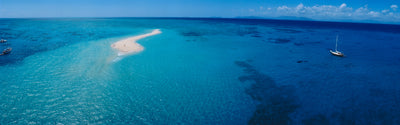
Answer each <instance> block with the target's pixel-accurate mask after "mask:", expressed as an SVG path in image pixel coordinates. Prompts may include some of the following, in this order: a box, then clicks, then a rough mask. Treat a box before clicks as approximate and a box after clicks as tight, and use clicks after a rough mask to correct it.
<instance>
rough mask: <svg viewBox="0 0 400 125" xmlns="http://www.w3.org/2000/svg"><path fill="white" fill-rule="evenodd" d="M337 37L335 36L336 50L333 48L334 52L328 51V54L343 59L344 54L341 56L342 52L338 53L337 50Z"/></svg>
mask: <svg viewBox="0 0 400 125" xmlns="http://www.w3.org/2000/svg"><path fill="white" fill-rule="evenodd" d="M338 37H339V36H336V48H335V51H332V50H329V52H331V54H332V55H335V56H339V57H343V56H344V54H343V53H342V52H339V51H338V50H337V42H338Z"/></svg>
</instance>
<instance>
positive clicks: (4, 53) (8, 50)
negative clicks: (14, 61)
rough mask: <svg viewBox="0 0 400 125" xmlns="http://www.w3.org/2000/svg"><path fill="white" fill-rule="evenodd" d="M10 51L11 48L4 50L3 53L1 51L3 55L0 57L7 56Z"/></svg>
mask: <svg viewBox="0 0 400 125" xmlns="http://www.w3.org/2000/svg"><path fill="white" fill-rule="evenodd" d="M11 50H12V48H10V47H9V48H7V49H4V51H3V53H1V54H0V55H6V54H9V53H11Z"/></svg>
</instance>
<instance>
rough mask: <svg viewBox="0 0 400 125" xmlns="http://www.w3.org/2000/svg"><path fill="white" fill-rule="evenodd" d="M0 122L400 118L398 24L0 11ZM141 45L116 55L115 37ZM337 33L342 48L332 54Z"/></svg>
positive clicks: (271, 121)
mask: <svg viewBox="0 0 400 125" xmlns="http://www.w3.org/2000/svg"><path fill="white" fill-rule="evenodd" d="M0 29H1V31H0V37H1V38H5V39H7V40H8V43H7V44H2V45H1V46H0V47H2V48H1V49H3V48H6V47H8V46H9V47H12V48H13V52H12V53H11V54H9V55H5V56H0V72H1V77H0V124H57V123H61V124H400V120H399V116H400V113H399V112H400V106H399V104H400V98H399V97H400V84H399V83H400V82H399V78H400V65H399V64H400V55H398V53H400V43H399V42H398V40H399V39H400V31H399V30H398V29H400V26H396V25H377V24H347V23H327V22H325V23H324V22H300V21H274V20H233V19H162V18H161V19H156V18H154V19H140V18H111V19H94V18H82V19H77V18H76V19H1V20H0ZM153 29H161V31H162V33H161V34H159V35H155V36H151V37H147V38H144V39H141V40H139V41H138V43H139V44H141V45H142V46H144V47H145V50H144V51H143V52H141V53H138V54H135V55H131V56H127V57H124V58H123V59H121V60H119V61H117V62H113V61H112V60H113V59H115V58H116V56H117V51H115V50H113V49H112V48H111V47H110V45H111V44H112V43H114V42H116V41H118V40H121V39H124V38H127V37H131V36H135V35H140V34H144V33H149V32H151V31H152V30H153ZM336 35H339V50H341V51H342V52H344V53H345V55H346V57H344V58H338V57H335V56H332V55H330V53H329V49H331V48H333V47H334V44H335V43H334V42H335V38H336Z"/></svg>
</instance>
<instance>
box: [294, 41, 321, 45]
mask: <svg viewBox="0 0 400 125" xmlns="http://www.w3.org/2000/svg"><path fill="white" fill-rule="evenodd" d="M321 43H322V41H312V42H295V43H293V45H295V46H304V45H316V44H321Z"/></svg>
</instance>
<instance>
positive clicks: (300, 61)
mask: <svg viewBox="0 0 400 125" xmlns="http://www.w3.org/2000/svg"><path fill="white" fill-rule="evenodd" d="M303 62H308V61H307V60H299V61H297V63H303Z"/></svg>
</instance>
